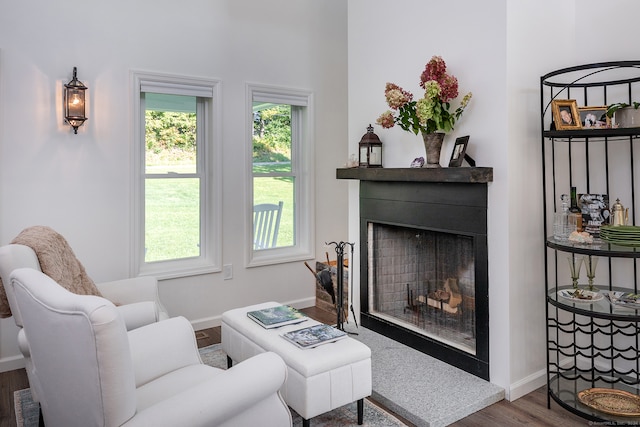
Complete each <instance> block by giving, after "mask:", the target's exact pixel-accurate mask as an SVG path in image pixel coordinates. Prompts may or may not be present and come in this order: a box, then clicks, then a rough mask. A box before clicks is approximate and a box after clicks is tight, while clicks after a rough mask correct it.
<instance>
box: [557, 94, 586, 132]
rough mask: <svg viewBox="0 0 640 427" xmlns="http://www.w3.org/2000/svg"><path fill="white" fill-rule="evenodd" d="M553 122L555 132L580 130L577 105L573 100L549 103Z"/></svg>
mask: <svg viewBox="0 0 640 427" xmlns="http://www.w3.org/2000/svg"><path fill="white" fill-rule="evenodd" d="M551 110H552V111H553V122H554V124H555V126H556V130H575V129H582V123H581V122H580V115H579V114H578V104H577V103H576V100H575V99H561V100H553V101H551Z"/></svg>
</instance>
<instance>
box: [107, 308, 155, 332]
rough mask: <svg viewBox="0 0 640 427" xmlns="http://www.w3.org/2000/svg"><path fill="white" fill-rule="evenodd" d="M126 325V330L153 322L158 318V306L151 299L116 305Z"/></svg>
mask: <svg viewBox="0 0 640 427" xmlns="http://www.w3.org/2000/svg"><path fill="white" fill-rule="evenodd" d="M116 310H118V313H120V315H121V316H122V318H123V319H124V324H125V325H127V331H132V330H134V329H136V328H139V327H141V326H145V325H148V324H150V323H155V322H157V321H158V320H160V319H159V318H158V307H157V306H156V303H155V302H153V301H143V302H136V303H133V304H125V305H120V306H117V307H116Z"/></svg>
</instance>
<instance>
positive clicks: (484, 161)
mask: <svg viewBox="0 0 640 427" xmlns="http://www.w3.org/2000/svg"><path fill="white" fill-rule="evenodd" d="M1 9H2V13H0V40H2V44H1V45H0V129H1V133H0V174H1V177H0V183H1V187H0V218H1V222H0V239H1V241H2V244H6V243H8V242H9V241H11V240H12V239H13V238H14V237H15V236H16V235H17V234H18V233H19V232H20V231H21V230H23V229H24V228H26V227H29V226H32V225H47V226H50V227H52V228H54V229H56V230H57V231H58V232H60V233H61V234H62V235H64V236H65V237H66V238H67V239H68V240H69V242H70V244H71V246H72V247H73V248H74V251H75V253H76V255H77V256H78V258H79V259H81V260H82V262H83V263H84V265H85V267H86V268H87V271H88V273H89V275H90V276H91V277H92V278H93V279H94V280H95V281H96V282H100V281H107V280H115V279H120V278H125V277H130V276H132V275H135V274H137V272H136V271H133V269H132V267H131V266H132V263H131V259H132V256H133V255H132V241H131V235H132V233H134V232H135V231H136V230H138V227H139V224H137V223H135V222H134V219H133V218H134V215H133V213H132V206H133V201H132V199H133V197H134V189H133V187H134V182H135V181H134V180H135V177H134V176H133V173H132V162H133V156H134V155H133V149H134V147H133V142H132V141H133V129H134V126H133V123H134V121H135V118H134V117H133V108H132V105H133V102H132V92H131V81H130V79H131V78H130V73H131V72H132V71H135V70H137V71H146V72H157V73H167V74H174V75H181V76H187V77H204V78H210V79H216V80H218V81H219V82H221V92H220V94H221V97H220V110H221V119H222V120H221V123H222V125H221V128H220V129H219V141H220V144H221V150H220V153H221V156H222V158H221V161H220V163H221V164H222V165H223V168H222V171H221V173H222V176H221V177H222V180H221V181H222V184H221V185H222V188H221V190H222V193H221V194H222V201H223V203H222V212H221V218H222V230H223V231H222V236H221V242H222V244H221V253H220V255H219V259H218V260H216V262H217V265H218V267H219V269H218V270H219V271H214V272H210V273H206V274H197V275H183V276H180V275H175V276H173V277H169V276H167V277H160V285H159V287H160V288H159V289H160V297H161V299H162V301H163V303H164V305H165V306H166V308H167V310H168V311H169V313H170V314H171V315H172V316H176V315H182V316H185V317H186V318H188V319H189V320H190V321H191V323H192V325H193V327H194V329H196V330H199V329H205V328H209V327H213V326H218V325H220V321H221V316H222V313H223V312H225V311H226V310H229V309H232V308H236V307H241V306H246V305H249V304H254V303H260V302H264V301H279V302H282V303H287V304H291V305H294V306H296V307H299V308H304V307H310V306H313V305H314V304H315V284H314V282H313V280H310V277H309V272H308V271H307V269H306V268H305V266H304V264H303V261H305V260H306V261H309V262H312V261H314V260H316V259H320V260H322V259H324V254H325V252H326V251H330V250H331V248H329V247H328V246H326V245H325V242H330V241H350V242H358V241H359V218H358V185H357V183H356V182H347V181H344V180H337V179H336V169H337V168H341V167H344V165H345V164H346V163H347V161H348V159H349V156H350V155H351V154H355V153H357V144H358V141H359V140H360V138H361V137H362V135H363V134H364V133H365V132H366V127H367V126H368V125H369V124H370V123H375V120H376V118H377V117H378V116H379V115H380V113H382V112H383V111H384V110H385V109H386V105H385V100H384V86H385V83H386V82H389V81H390V82H395V83H397V84H399V85H400V86H403V87H406V88H407V89H409V90H416V89H417V85H418V81H419V75H420V72H421V70H422V69H423V68H424V65H425V63H426V62H427V61H428V60H429V58H431V56H433V55H441V56H442V57H443V58H444V59H445V60H446V61H447V65H448V67H449V70H450V71H451V72H452V73H453V74H454V75H455V76H456V77H457V78H458V80H459V83H460V90H461V92H462V93H466V92H468V91H471V92H473V99H472V101H471V103H470V104H469V107H468V108H467V110H466V111H465V114H464V116H463V118H462V119H461V120H460V122H459V123H458V124H456V127H455V130H454V131H452V132H450V134H449V135H447V137H446V139H445V146H444V148H443V159H444V157H445V156H448V155H449V153H451V150H452V148H453V142H454V141H455V139H456V137H458V136H462V135H470V141H469V147H468V153H469V154H470V155H471V156H472V157H473V158H474V159H475V160H476V162H477V164H478V165H479V166H488V167H492V168H493V170H494V179H493V182H492V183H491V184H489V187H488V199H489V207H488V250H489V255H488V258H489V314H490V315H489V331H490V339H489V343H490V348H489V353H490V355H491V358H490V380H491V382H492V383H494V384H496V385H499V386H500V387H502V388H504V389H505V394H506V396H507V399H509V400H515V399H517V398H519V397H521V396H523V395H524V394H527V393H529V392H531V391H533V390H535V389H537V388H539V387H541V386H542V385H544V383H545V319H544V312H545V310H544V286H543V284H542V283H543V281H544V261H543V256H544V253H543V249H542V248H543V247H544V242H543V238H544V236H543V234H544V233H543V232H542V227H543V225H542V222H543V221H542V209H541V208H538V205H539V202H538V201H539V200H542V189H541V182H542V178H541V159H540V157H541V156H540V147H539V143H540V140H539V136H540V129H539V126H540V124H539V122H540V120H539V104H540V94H539V90H538V88H539V80H540V76H541V75H543V74H545V73H547V72H549V71H551V70H555V69H559V68H562V67H568V66H573V65H578V64H585V63H591V62H602V61H613V60H626V59H633V58H634V57H635V55H636V52H635V50H637V49H638V48H637V47H634V45H633V44H632V43H626V42H625V43H622V42H619V41H618V40H633V35H634V34H633V30H634V24H635V19H634V17H635V16H636V15H635V13H634V12H637V11H638V9H640V6H638V5H636V4H635V3H633V2H630V1H622V0H616V1H613V2H608V3H607V4H606V10H604V9H603V4H602V2H600V3H595V2H593V1H591V0H587V1H582V2H579V3H578V2H575V1H551V0H544V1H540V0H536V1H533V0H527V1H520V2H508V1H506V0H490V1H485V2H481V3H478V2H474V1H472V0H456V1H452V2H446V3H442V2H434V1H425V0H402V1H398V2H394V3H390V2H383V1H380V0H348V1H340V0H323V1H312V0H303V1H301V0H295V1H294V0H289V1H287V0H269V1H258V0H226V1H206V0H189V1H187V2H182V3H177V2H152V1H149V0H144V1H138V2H135V3H131V2H124V1H115V2H114V1H112V2H107V3H104V4H93V3H90V4H83V5H82V6H81V7H79V5H78V4H77V3H72V2H70V1H66V0H64V1H56V2H48V1H44V0H36V1H35V2H13V3H11V4H9V3H6V2H5V4H3V5H2V6H1ZM552 27H553V28H552ZM73 67H78V78H79V79H80V80H82V81H83V82H84V83H85V84H86V85H87V86H88V88H89V89H88V99H89V107H88V111H87V112H88V117H89V119H88V120H87V122H86V123H85V124H84V126H82V127H80V128H79V129H78V134H74V133H73V132H72V131H71V128H70V127H69V126H68V125H66V124H64V122H63V118H62V88H63V85H64V84H65V83H66V82H68V81H69V79H70V77H71V75H70V73H71V70H72V68H73ZM248 84H262V85H271V86H275V87H284V88H289V89H304V90H308V91H310V92H312V93H313V95H314V103H315V104H314V110H315V117H314V132H313V141H314V151H315V155H314V156H313V159H314V163H313V165H312V167H311V168H310V169H309V170H308V171H307V172H308V173H309V174H310V175H311V176H312V183H313V186H312V188H313V197H312V200H313V203H312V205H313V206H314V211H313V215H312V217H313V223H312V225H311V227H310V228H311V230H312V232H311V235H312V236H313V238H312V241H313V248H312V249H313V250H312V252H313V253H312V255H311V256H309V257H308V258H306V259H296V260H293V261H290V262H281V263H277V264H270V265H261V266H254V267H250V268H248V267H247V246H248V245H249V242H250V234H251V231H250V230H247V227H246V218H247V217H248V216H249V215H250V210H249V207H250V205H249V204H248V202H247V200H248V198H247V195H246V191H245V190H246V188H247V181H248V180H249V179H250V176H251V175H250V171H248V170H247V168H246V164H247V162H246V157H247V150H248V148H247V146H246V144H245V141H246V129H247V126H248V124H247V123H246V117H247V112H246V111H245V110H246V97H247V93H246V91H247V85H248ZM495 117H499V118H500V120H497V119H495ZM375 132H376V134H377V135H378V136H379V137H380V139H381V140H382V141H383V165H384V166H385V167H408V166H409V164H410V163H411V161H412V160H413V159H414V158H416V157H419V156H421V155H424V147H423V144H422V142H421V141H420V138H419V137H416V136H415V135H412V134H410V133H409V132H403V131H401V130H400V129H398V128H394V129H390V130H385V129H382V128H380V127H379V126H376V127H375ZM441 163H442V164H443V165H444V163H445V161H444V160H442V161H441ZM356 247H357V245H356ZM358 257H359V253H358V251H356V253H355V257H354V260H353V263H354V265H359V263H358ZM223 265H232V266H233V277H232V278H231V279H230V280H225V279H224V278H223V274H222V273H223V272H222V268H221V267H222V266H223ZM352 274H353V283H359V278H360V274H359V271H357V270H354V271H352ZM352 303H353V305H354V308H355V311H356V312H358V310H359V293H358V290H357V289H354V296H353V301H352ZM15 334H16V329H15V325H14V324H13V320H12V319H11V318H8V319H2V320H0V371H7V370H13V369H17V368H20V367H22V366H21V363H22V362H21V356H20V352H19V350H18V347H17V343H16V340H15Z"/></svg>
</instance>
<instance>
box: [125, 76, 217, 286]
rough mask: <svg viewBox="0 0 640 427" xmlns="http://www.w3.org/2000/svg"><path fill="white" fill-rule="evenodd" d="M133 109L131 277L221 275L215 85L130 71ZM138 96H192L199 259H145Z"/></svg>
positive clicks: (142, 146) (141, 106)
mask: <svg viewBox="0 0 640 427" xmlns="http://www.w3.org/2000/svg"><path fill="white" fill-rule="evenodd" d="M131 88H132V89H131V93H132V111H133V126H132V130H133V139H132V140H133V141H134V143H133V144H132V146H133V155H132V162H133V165H132V168H131V169H132V174H133V179H132V182H133V187H134V189H133V192H132V207H133V209H132V215H133V218H132V221H131V224H132V236H133V239H132V252H131V253H132V254H133V256H132V257H131V273H132V276H138V275H140V276H145V275H153V276H155V277H157V278H158V279H171V278H176V277H186V276H193V275H198V274H205V273H213V272H220V271H222V231H221V230H222V150H221V144H220V141H221V134H222V133H221V126H220V124H221V123H222V120H221V118H220V114H221V113H220V107H219V103H220V99H221V97H220V81H218V80H212V79H203V78H197V77H187V76H180V75H172V74H160V73H149V72H142V71H135V70H133V71H131ZM143 92H153V93H165V94H170V95H188V96H196V97H198V98H199V99H205V100H206V101H205V102H198V107H197V108H198V114H203V117H204V120H205V126H204V129H198V138H197V148H196V149H197V159H196V162H197V163H198V168H197V169H198V170H197V173H196V174H193V176H194V177H199V178H200V179H201V185H200V219H201V222H200V256H198V257H192V258H184V259H175V260H166V261H156V262H151V263H147V262H145V261H144V232H145V223H144V221H145V212H144V209H145V192H144V189H145V177H146V170H145V135H144V133H145V129H144V120H145V106H144V101H143V99H142V97H141V94H142V93H143Z"/></svg>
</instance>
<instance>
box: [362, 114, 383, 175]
mask: <svg viewBox="0 0 640 427" xmlns="http://www.w3.org/2000/svg"><path fill="white" fill-rule="evenodd" d="M358 145H359V146H360V150H359V151H360V162H359V164H358V166H359V167H361V168H381V167H382V141H380V138H378V135H376V134H375V133H373V126H371V125H369V126H368V127H367V133H365V134H364V135H362V139H360V142H359V144H358Z"/></svg>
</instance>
